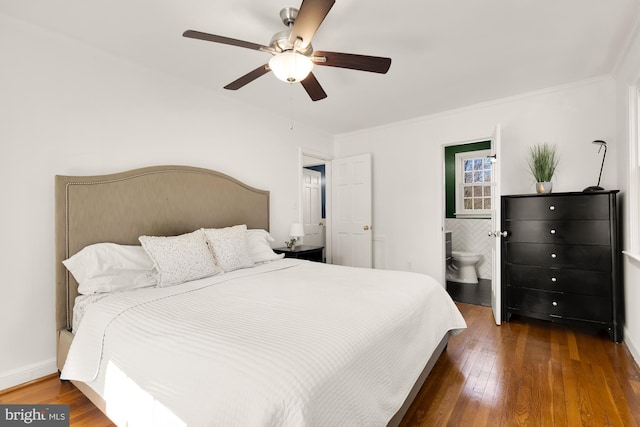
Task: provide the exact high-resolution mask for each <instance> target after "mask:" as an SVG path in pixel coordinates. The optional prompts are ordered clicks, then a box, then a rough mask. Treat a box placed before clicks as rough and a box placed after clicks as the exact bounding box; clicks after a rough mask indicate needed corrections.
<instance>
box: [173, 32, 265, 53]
mask: <svg viewBox="0 0 640 427" xmlns="http://www.w3.org/2000/svg"><path fill="white" fill-rule="evenodd" d="M182 35H183V36H184V37H189V38H192V39H199V40H205V41H208V42H215V43H222V44H228V45H231V46H239V47H245V48H247V49H253V50H262V51H266V52H271V50H272V49H271V48H270V47H267V46H263V45H261V44H257V43H251V42H246V41H244V40H237V39H232V38H230V37H223V36H216V35H214V34H209V33H202V32H200V31H195V30H187V31H185V32H184V33H182Z"/></svg>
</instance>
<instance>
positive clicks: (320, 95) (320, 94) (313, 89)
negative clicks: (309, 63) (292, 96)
mask: <svg viewBox="0 0 640 427" xmlns="http://www.w3.org/2000/svg"><path fill="white" fill-rule="evenodd" d="M300 83H301V84H302V87H304V90H306V91H307V93H308V94H309V97H310V98H311V99H312V100H313V101H320V100H321V99H325V98H326V97H327V94H326V93H325V91H324V89H322V86H320V82H318V79H316V76H314V75H313V73H309V75H308V76H307V77H306V78H305V79H304V80H302V81H301V82H300Z"/></svg>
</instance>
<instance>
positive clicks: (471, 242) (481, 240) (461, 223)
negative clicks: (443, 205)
mask: <svg viewBox="0 0 640 427" xmlns="http://www.w3.org/2000/svg"><path fill="white" fill-rule="evenodd" d="M445 227H446V229H447V230H448V231H451V240H452V249H453V250H454V251H465V252H477V253H479V254H481V255H482V258H481V259H480V262H478V277H479V278H481V279H491V239H493V237H489V232H490V231H491V220H490V219H475V218H465V219H458V218H446V219H445Z"/></svg>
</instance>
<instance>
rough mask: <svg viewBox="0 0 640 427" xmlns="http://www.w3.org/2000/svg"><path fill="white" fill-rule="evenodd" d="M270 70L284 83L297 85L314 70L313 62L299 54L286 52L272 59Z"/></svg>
mask: <svg viewBox="0 0 640 427" xmlns="http://www.w3.org/2000/svg"><path fill="white" fill-rule="evenodd" d="M269 68H271V71H273V74H275V75H276V77H277V78H278V79H280V80H282V81H283V82H288V83H296V82H300V81H302V80H304V79H305V78H306V77H307V76H308V75H309V73H310V72H311V70H312V69H313V61H311V58H309V57H308V56H305V55H302V54H300V53H298V52H293V51H286V52H282V53H279V54H277V55H274V56H273V57H271V59H270V60H269Z"/></svg>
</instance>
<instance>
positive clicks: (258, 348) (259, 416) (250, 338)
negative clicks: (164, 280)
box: [61, 259, 466, 427]
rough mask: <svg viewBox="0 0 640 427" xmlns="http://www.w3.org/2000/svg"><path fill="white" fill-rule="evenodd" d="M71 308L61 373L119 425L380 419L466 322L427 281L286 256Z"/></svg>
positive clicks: (366, 422) (368, 422)
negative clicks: (75, 319)
mask: <svg viewBox="0 0 640 427" xmlns="http://www.w3.org/2000/svg"><path fill="white" fill-rule="evenodd" d="M83 311H84V315H83V318H82V320H81V322H80V324H79V325H78V327H77V330H76V334H75V338H74V340H73V343H72V345H71V348H70V351H69V355H68V357H67V361H66V363H65V366H64V369H63V371H62V375H61V377H62V378H63V379H70V380H76V381H82V382H85V383H87V384H88V385H89V386H90V387H91V388H92V389H94V390H95V391H96V392H97V393H98V394H100V395H101V396H102V398H103V399H104V400H105V401H106V407H107V415H108V416H109V417H110V418H111V419H112V420H113V421H114V422H115V423H116V424H118V425H150V426H158V425H184V426H187V425H188V426H205V425H207V426H209V425H220V426H231V425H238V426H296V427H298V426H328V425H330V426H380V425H386V424H387V423H388V421H389V420H390V419H391V417H392V416H393V415H394V414H395V412H396V411H397V410H398V409H399V408H400V406H401V405H402V403H403V402H404V400H405V399H406V397H407V395H408V393H409V391H410V390H411V387H412V386H413V384H414V382H415V381H416V379H417V378H418V376H419V374H420V372H421V371H422V369H423V368H424V366H425V363H426V362H427V360H428V359H429V358H430V356H431V354H432V353H433V351H434V349H435V348H436V346H437V344H438V343H439V342H440V340H441V339H442V337H443V336H445V334H447V333H453V334H455V333H458V332H460V331H461V330H463V329H464V328H465V327H466V324H465V321H464V319H463V318H462V316H461V315H460V312H459V311H458V310H457V308H456V306H455V304H454V303H453V301H452V300H451V299H450V297H449V296H448V295H447V293H446V291H445V290H444V288H443V287H442V286H441V285H440V284H439V283H437V282H436V281H435V280H434V279H433V278H431V277H429V276H426V275H422V274H417V273H409V272H393V271H381V270H372V269H359V268H353V267H342V266H336V265H327V264H321V263H314V262H309V261H302V260H294V259H283V260H280V261H275V262H272V263H269V264H265V265H260V266H257V267H253V268H249V269H244V270H238V271H234V272H231V273H225V274H222V275H218V276H214V277H211V278H207V279H202V280H198V281H193V282H188V283H185V284H182V285H178V286H173V287H169V288H145V289H137V290H133V291H130V292H120V293H116V294H113V295H109V296H108V297H105V298H101V299H99V300H97V301H95V302H93V303H92V304H89V305H87V306H85V307H84V309H83Z"/></svg>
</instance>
